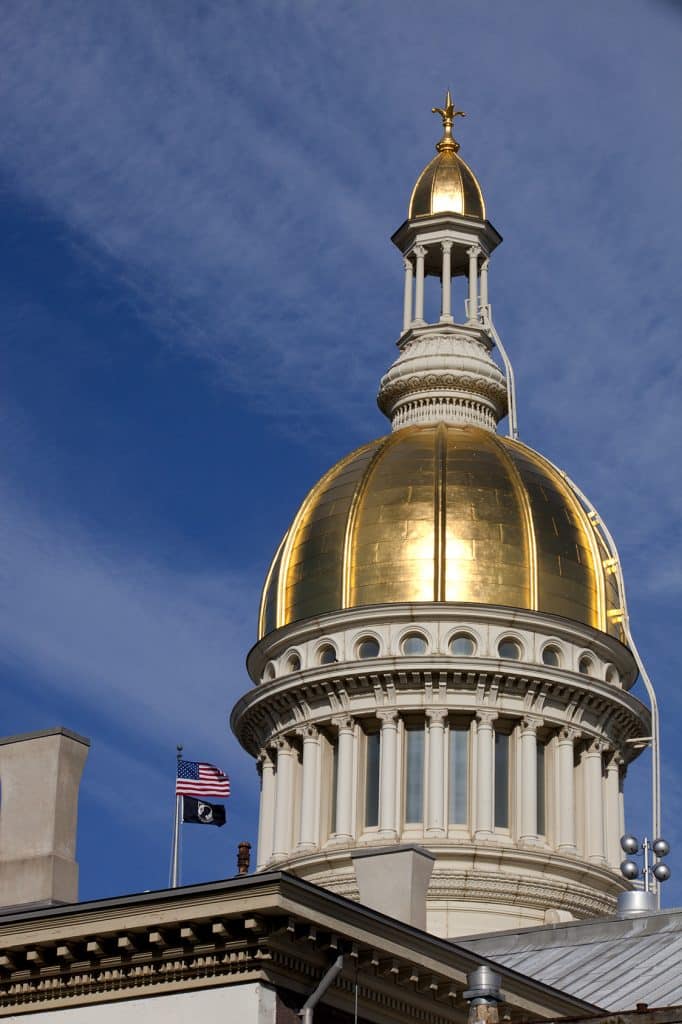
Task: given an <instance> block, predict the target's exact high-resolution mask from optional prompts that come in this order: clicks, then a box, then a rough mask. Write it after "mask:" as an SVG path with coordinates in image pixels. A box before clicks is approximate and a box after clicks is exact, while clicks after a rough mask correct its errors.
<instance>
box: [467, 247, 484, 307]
mask: <svg viewBox="0 0 682 1024" xmlns="http://www.w3.org/2000/svg"><path fill="white" fill-rule="evenodd" d="M480 254H481V250H480V248H479V247H478V246H477V245H472V246H471V248H470V249H467V255H468V257H469V317H468V322H469V323H470V324H477V323H478V257H479V256H480Z"/></svg>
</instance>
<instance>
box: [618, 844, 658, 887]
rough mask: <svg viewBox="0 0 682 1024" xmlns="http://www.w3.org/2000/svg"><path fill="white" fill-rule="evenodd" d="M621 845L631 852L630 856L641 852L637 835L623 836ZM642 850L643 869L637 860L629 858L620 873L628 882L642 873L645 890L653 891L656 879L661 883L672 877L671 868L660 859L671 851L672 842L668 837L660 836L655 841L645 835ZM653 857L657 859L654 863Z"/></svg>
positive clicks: (626, 851)
mask: <svg viewBox="0 0 682 1024" xmlns="http://www.w3.org/2000/svg"><path fill="white" fill-rule="evenodd" d="M620 845H621V848H622V850H623V851H624V852H625V853H627V854H629V856H630V857H633V856H634V855H635V854H637V853H639V850H640V845H639V840H638V839H637V838H636V837H635V836H630V835H626V836H621V840H620ZM641 850H642V858H643V861H644V863H643V865H642V868H641V871H640V867H639V864H637V862H636V861H634V860H629V859H628V860H624V861H622V863H621V865H620V873H621V874H622V875H623V877H624V878H627V880H628V882H634V880H635V879H636V878H639V877H640V874H641V877H642V878H643V880H644V892H652V890H655V888H656V886H655V882H654V880H655V881H656V882H659V883H660V882H667V881H668V879H669V878H670V874H671V872H670V868H669V867H668V865H667V864H664V863H663V861H662V860H661V859H660V858H661V857H666V856H667V855H668V854H669V853H670V843H669V842H668V841H667V840H666V839H662V838H660V836H659V838H658V839H654V841H653V842H652V841H651V840H650V839H647V837H646V836H645V837H644V839H643V840H642V846H641ZM653 857H655V858H656V860H657V863H655V864H652V859H653Z"/></svg>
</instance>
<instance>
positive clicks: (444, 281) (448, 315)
mask: <svg viewBox="0 0 682 1024" xmlns="http://www.w3.org/2000/svg"><path fill="white" fill-rule="evenodd" d="M441 247H442V250H443V264H442V270H441V275H440V287H441V307H440V308H441V314H440V320H441V323H446V324H451V323H452V298H451V297H452V286H451V281H452V270H451V267H450V253H451V252H452V242H441Z"/></svg>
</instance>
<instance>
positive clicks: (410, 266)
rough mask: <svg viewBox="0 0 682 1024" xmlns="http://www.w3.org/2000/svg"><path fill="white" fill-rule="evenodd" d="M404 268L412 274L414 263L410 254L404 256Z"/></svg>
mask: <svg viewBox="0 0 682 1024" xmlns="http://www.w3.org/2000/svg"><path fill="white" fill-rule="evenodd" d="M403 269H404V270H405V272H406V273H408V274H412V273H413V271H414V264H413V263H412V260H411V259H410V257H409V256H403Z"/></svg>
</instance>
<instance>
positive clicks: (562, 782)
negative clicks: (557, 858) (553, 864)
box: [556, 729, 578, 853]
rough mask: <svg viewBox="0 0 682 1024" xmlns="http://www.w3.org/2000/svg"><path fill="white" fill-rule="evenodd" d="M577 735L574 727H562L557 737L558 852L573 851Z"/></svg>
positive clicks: (574, 849) (574, 850)
mask: <svg viewBox="0 0 682 1024" xmlns="http://www.w3.org/2000/svg"><path fill="white" fill-rule="evenodd" d="M577 737H578V733H577V732H576V730H575V729H562V730H561V732H560V733H559V736H558V738H557V748H556V750H557V765H558V771H557V783H558V785H557V787H556V807H557V812H558V828H557V833H558V838H559V843H558V846H559V852H560V853H575V852H576V844H575V778H574V767H573V762H574V746H573V745H574V743H575V740H576V739H577Z"/></svg>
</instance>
